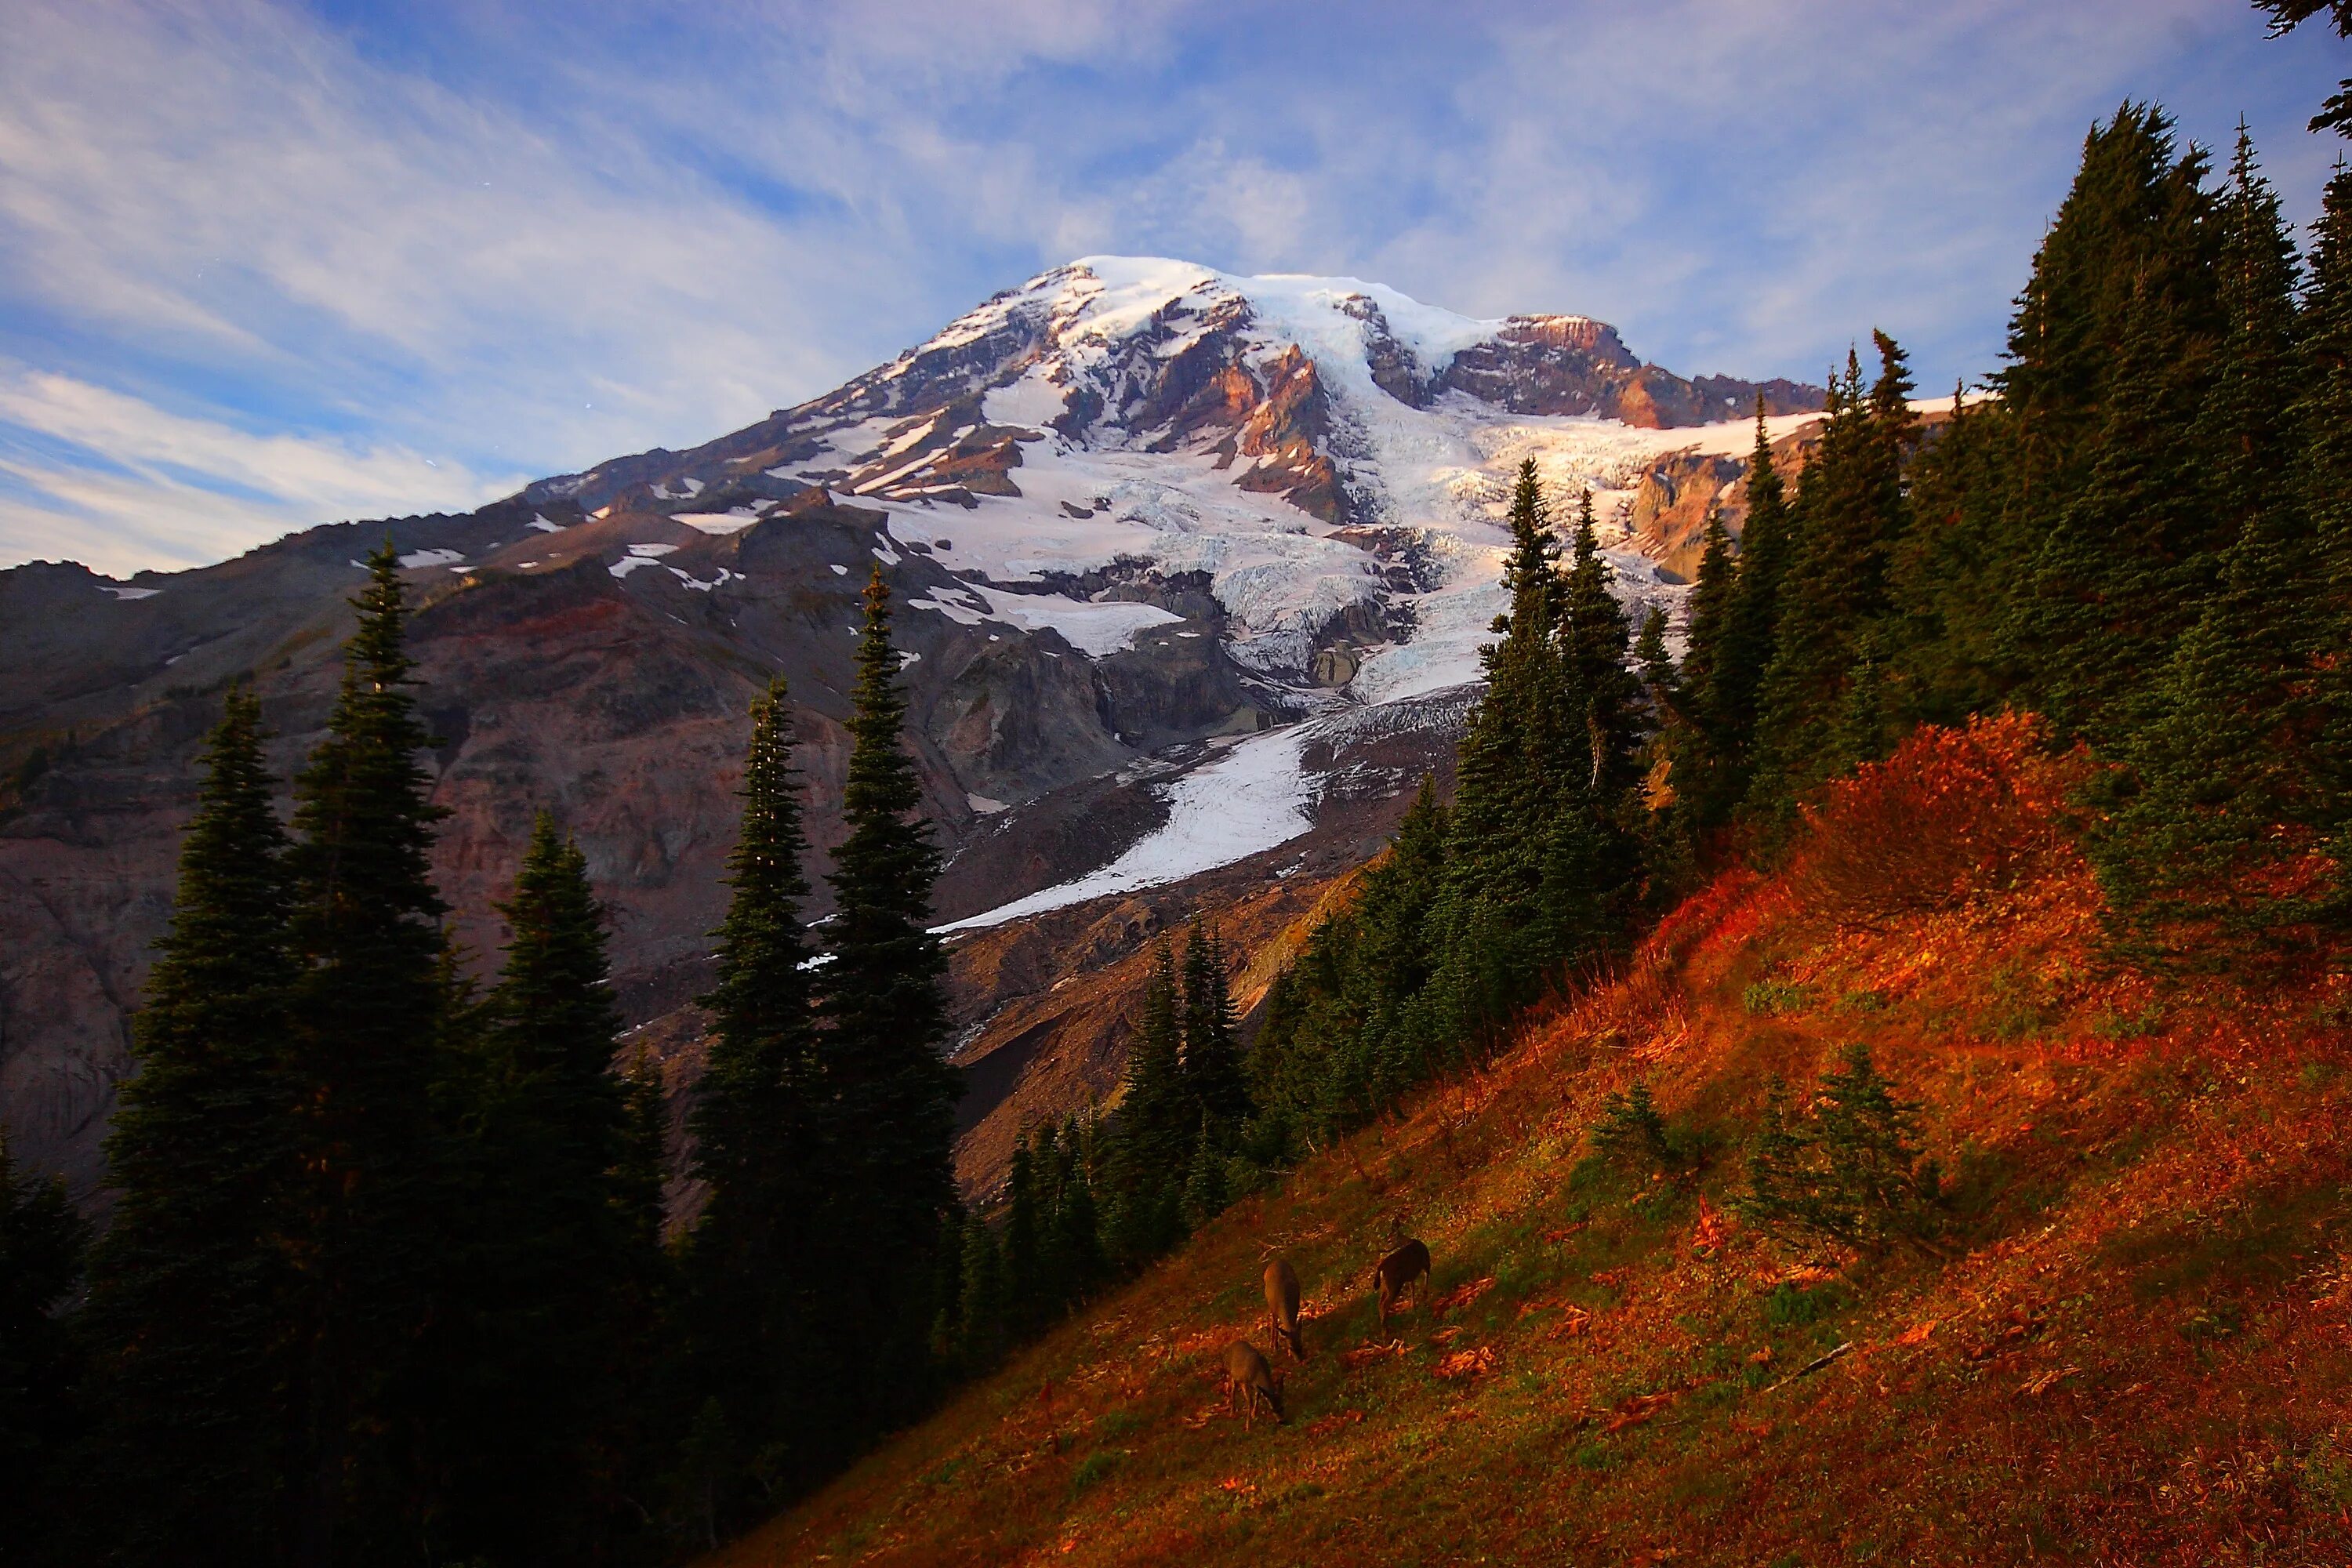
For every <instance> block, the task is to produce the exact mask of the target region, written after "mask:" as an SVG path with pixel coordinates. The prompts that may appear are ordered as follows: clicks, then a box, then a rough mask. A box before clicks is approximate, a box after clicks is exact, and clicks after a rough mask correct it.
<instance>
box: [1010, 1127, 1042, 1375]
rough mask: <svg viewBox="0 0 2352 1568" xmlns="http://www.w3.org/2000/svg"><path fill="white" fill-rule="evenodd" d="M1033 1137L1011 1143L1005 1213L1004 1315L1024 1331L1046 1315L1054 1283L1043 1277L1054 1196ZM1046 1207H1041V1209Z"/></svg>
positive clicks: (1012, 1325)
mask: <svg viewBox="0 0 2352 1568" xmlns="http://www.w3.org/2000/svg"><path fill="white" fill-rule="evenodd" d="M1040 1164H1041V1162H1040V1161H1039V1160H1038V1158H1037V1150H1036V1149H1035V1148H1034V1147H1033V1139H1032V1138H1030V1137H1024V1138H1020V1139H1018V1140H1016V1141H1015V1142H1013V1168H1012V1171H1011V1173H1010V1178H1009V1180H1008V1182H1007V1189H1008V1194H1009V1196H1010V1200H1011V1201H1010V1202H1009V1203H1008V1204H1007V1205H1006V1206H1005V1215H1004V1316H1005V1322H1006V1325H1007V1327H1008V1329H1009V1330H1010V1331H1012V1332H1013V1334H1015V1335H1025V1334H1027V1333H1029V1332H1031V1331H1034V1329H1035V1328H1036V1327H1037V1325H1038V1324H1039V1323H1041V1322H1043V1321H1045V1315H1046V1312H1047V1310H1048V1306H1047V1303H1048V1302H1049V1301H1050V1300H1052V1299H1053V1297H1054V1289H1053V1287H1052V1284H1051V1282H1050V1281H1048V1280H1047V1279H1046V1277H1045V1261H1046V1259H1045V1241H1046V1231H1047V1229H1048V1224H1047V1222H1048V1220H1049V1219H1050V1216H1051V1206H1050V1205H1051V1203H1052V1198H1051V1195H1050V1194H1049V1193H1047V1192H1046V1191H1045V1186H1046V1184H1048V1183H1049V1182H1050V1181H1051V1179H1052V1172H1051V1170H1050V1169H1045V1170H1041V1169H1040ZM1041 1210H1042V1211H1044V1212H1041Z"/></svg>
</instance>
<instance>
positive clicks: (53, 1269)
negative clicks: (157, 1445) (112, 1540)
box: [0, 1128, 226, 1563]
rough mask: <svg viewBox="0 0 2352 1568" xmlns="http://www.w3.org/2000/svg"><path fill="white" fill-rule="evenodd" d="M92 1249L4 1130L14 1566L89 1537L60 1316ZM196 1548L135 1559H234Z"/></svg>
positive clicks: (2, 1216)
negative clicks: (26, 1167) (22, 1162)
mask: <svg viewBox="0 0 2352 1568" xmlns="http://www.w3.org/2000/svg"><path fill="white" fill-rule="evenodd" d="M88 1245H89V1224H88V1222H86V1221H85V1220H84V1219H83V1218H82V1217H81V1215H79V1214H77V1213H76V1212H75V1211H74V1206H73V1205H72V1203H71V1202H70V1201H69V1200H68V1198H67V1197H66V1184H65V1182H64V1181H63V1179H62V1178H56V1177H52V1178H51V1179H50V1180H48V1181H46V1182H44V1181H41V1180H38V1179H37V1178H36V1177H35V1176H33V1175H32V1174H31V1173H29V1172H27V1173H19V1172H18V1171H17V1169H16V1159H15V1157H14V1156H13V1155H12V1154H10V1152H8V1134H7V1131H6V1130H5V1128H0V1553H5V1554H6V1556H7V1560H8V1561H10V1562H11V1563H15V1562H17V1561H23V1562H27V1563H37V1562H41V1561H45V1560H47V1559H46V1558H45V1557H44V1555H43V1554H44V1553H47V1552H55V1551H60V1543H61V1542H68V1541H71V1540H73V1539H74V1538H75V1537H77V1536H79V1537H84V1538H86V1537H87V1534H88V1533H89V1524H90V1521H89V1520H88V1519H87V1518H85V1517H81V1512H82V1510H80V1509H79V1508H77V1507H76V1506H75V1505H76V1504H77V1503H78V1502H79V1498H76V1497H74V1496H73V1495H72V1492H71V1491H70V1490H69V1489H73V1488H74V1484H75V1483H76V1482H79V1481H86V1480H87V1479H88V1477H87V1476H86V1475H78V1474H76V1467H75V1465H74V1463H73V1461H74V1460H75V1459H76V1458H79V1456H78V1455H77V1453H76V1452H75V1447H74V1438H75V1436H77V1434H78V1430H79V1423H78V1421H77V1419H76V1395H77V1393H78V1385H79V1382H80V1376H81V1355H80V1350H79V1344H78V1342H77V1336H76V1335H75V1333H74V1330H73V1326H72V1325H71V1324H70V1323H69V1322H68V1321H64V1320H63V1319H61V1318H60V1317H59V1316H58V1312H59V1310H60V1309H62V1308H63V1307H64V1305H65V1303H66V1300H67V1297H68V1293H69V1292H70V1291H71V1290H72V1289H73V1288H74V1284H75V1282H76V1281H77V1280H79V1279H80V1278H81V1272H82V1255H83V1249H84V1248H85V1247H87V1246H88ZM191 1548H192V1549H193V1550H192V1551H191V1552H190V1554H189V1555H187V1556H179V1555H166V1554H163V1553H162V1552H154V1551H152V1548H142V1551H141V1554H140V1555H139V1556H137V1557H134V1558H133V1559H132V1560H133V1561H146V1562H157V1563H162V1562H194V1561H202V1562H207V1563H210V1562H219V1561H226V1559H223V1558H216V1557H211V1556H199V1555H197V1553H202V1552H204V1551H205V1547H204V1544H203V1543H202V1542H188V1543H185V1544H184V1548H183V1549H184V1550H186V1549H191ZM57 1560H58V1561H79V1560H85V1559H82V1558H79V1557H78V1556H66V1555H63V1554H62V1553H61V1554H60V1556H59V1557H58V1559H57Z"/></svg>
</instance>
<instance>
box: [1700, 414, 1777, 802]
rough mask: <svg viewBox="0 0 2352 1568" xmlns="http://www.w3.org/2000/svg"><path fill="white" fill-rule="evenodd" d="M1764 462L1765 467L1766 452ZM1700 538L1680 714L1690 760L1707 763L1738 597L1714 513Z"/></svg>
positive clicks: (1726, 537) (1719, 743)
mask: <svg viewBox="0 0 2352 1568" xmlns="http://www.w3.org/2000/svg"><path fill="white" fill-rule="evenodd" d="M1764 460H1765V461H1766V462H1767V463H1768V464H1769V462H1770V461H1771V454H1770V453H1769V451H1768V452H1767V453H1766V454H1765V458H1764ZM1701 537H1702V540H1703V543H1702V546H1701V548H1700V551H1699V558H1698V575H1697V576H1696V578H1695V579H1694V580H1693V582H1692V584H1691V591H1690V597H1689V599H1688V600H1687V601H1685V604H1686V609H1685V616H1686V619H1685V623H1684V629H1683V643H1684V651H1683V663H1682V671H1681V678H1682V698H1683V700H1682V713H1683V716H1684V719H1685V723H1686V725H1687V727H1688V729H1689V730H1690V731H1692V732H1693V733H1694V734H1695V735H1696V738H1697V742H1698V745H1697V747H1696V751H1695V754H1696V755H1697V756H1698V757H1700V758H1704V759H1708V760H1711V759H1713V758H1714V757H1716V756H1717V755H1719V754H1720V752H1721V750H1722V747H1723V741H1724V735H1725V725H1724V717H1723V700H1724V697H1725V695H1726V694H1725V693H1724V692H1722V691H1721V690H1719V689H1718V682H1719V680H1720V679H1721V675H1720V672H1721V670H1722V668H1723V660H1724V656H1725V654H1726V652H1727V649H1726V647H1725V638H1726V637H1727V633H1728V632H1729V630H1730V619H1731V613H1732V605H1733V602H1734V599H1735V597H1736V595H1738V591H1739V576H1738V574H1739V564H1738V558H1737V557H1735V556H1734V555H1733V554H1732V550H1731V532H1730V531H1729V530H1728V529H1727V528H1725V527H1724V525H1723V512H1722V510H1720V509H1716V510H1709V511H1708V512H1707V514H1706V532H1705V534H1703V535H1702V536H1701ZM1701 765H1704V764H1703V763H1702V764H1701Z"/></svg>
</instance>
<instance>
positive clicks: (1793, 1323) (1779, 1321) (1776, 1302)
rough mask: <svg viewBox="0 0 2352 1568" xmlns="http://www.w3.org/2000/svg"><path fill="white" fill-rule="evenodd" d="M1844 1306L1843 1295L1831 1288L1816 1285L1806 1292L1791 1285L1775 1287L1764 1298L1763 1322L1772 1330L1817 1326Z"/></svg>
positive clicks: (1831, 1286)
mask: <svg viewBox="0 0 2352 1568" xmlns="http://www.w3.org/2000/svg"><path fill="white" fill-rule="evenodd" d="M1845 1305H1846V1297H1845V1292H1844V1291H1843V1290H1841V1289H1838V1288H1837V1287H1836V1286H1834V1285H1816V1286H1814V1287H1813V1288H1812V1289H1810V1290H1805V1289H1799V1288H1798V1287H1796V1286H1794V1285H1775V1286H1774V1287H1772V1293H1771V1294H1770V1295H1769V1296H1767V1297H1765V1298H1764V1321H1766V1322H1768V1323H1769V1324H1771V1325H1772V1326H1773V1327H1774V1328H1776V1329H1801V1328H1806V1327H1809V1326H1811V1325H1812V1324H1814V1323H1818V1322H1820V1321H1822V1319H1823V1318H1826V1317H1829V1316H1831V1315H1832V1313H1835V1312H1837V1311H1839V1310H1841V1309H1843V1307H1844V1306H1845Z"/></svg>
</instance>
